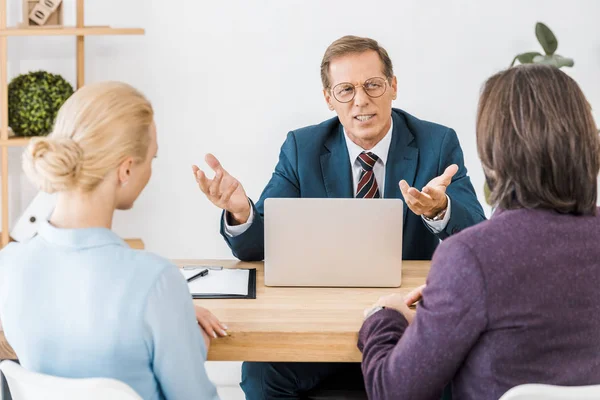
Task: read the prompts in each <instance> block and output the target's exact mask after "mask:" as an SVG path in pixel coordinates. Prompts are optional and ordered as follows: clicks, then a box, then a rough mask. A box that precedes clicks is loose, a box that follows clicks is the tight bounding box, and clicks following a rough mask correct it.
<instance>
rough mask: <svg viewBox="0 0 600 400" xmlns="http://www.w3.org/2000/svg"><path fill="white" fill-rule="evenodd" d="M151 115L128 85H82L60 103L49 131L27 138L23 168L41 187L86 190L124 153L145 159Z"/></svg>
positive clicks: (145, 105)
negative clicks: (50, 131) (52, 126)
mask: <svg viewBox="0 0 600 400" xmlns="http://www.w3.org/2000/svg"><path fill="white" fill-rule="evenodd" d="M153 120H154V112H153V110H152V105H151V104H150V102H149V101H148V100H147V99H146V98H145V97H144V95H142V94H141V93H140V92H139V91H137V90H136V89H135V88H133V87H131V86H130V85H128V84H125V83H120V82H102V83H96V84H91V85H87V86H84V87H83V88H81V89H79V90H78V91H77V92H75V93H74V94H73V95H72V96H71V97H70V98H69V99H68V100H67V101H66V102H65V103H64V104H63V106H62V107H61V109H60V111H59V112H58V115H57V117H56V121H55V124H54V129H53V131H52V133H51V134H50V135H48V136H47V137H37V138H34V139H33V140H32V141H31V142H30V143H29V146H28V147H27V149H26V150H25V152H24V154H23V169H24V170H25V173H26V174H27V176H28V177H29V179H30V180H31V181H32V182H33V183H34V184H35V185H36V186H37V187H38V188H39V189H40V190H42V191H44V192H48V193H54V192H61V191H68V190H74V189H80V190H82V191H86V192H87V191H92V190H94V189H95V188H96V187H97V186H98V185H99V184H100V182H102V180H103V179H104V177H105V176H106V175H107V174H108V173H109V172H110V171H112V170H113V169H115V168H117V166H118V165H119V164H120V163H122V162H123V161H124V160H125V159H126V158H127V157H133V158H134V159H135V161H136V162H142V161H144V160H145V159H146V157H147V155H148V154H147V153H148V147H149V144H150V134H149V132H150V126H151V125H152V123H153Z"/></svg>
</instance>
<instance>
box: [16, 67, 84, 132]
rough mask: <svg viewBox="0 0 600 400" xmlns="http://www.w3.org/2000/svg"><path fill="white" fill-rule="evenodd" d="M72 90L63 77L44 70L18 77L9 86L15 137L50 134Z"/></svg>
mask: <svg viewBox="0 0 600 400" xmlns="http://www.w3.org/2000/svg"><path fill="white" fill-rule="evenodd" d="M72 94H73V87H72V86H71V84H70V83H69V82H67V81H66V80H65V79H64V78H63V77H62V76H60V75H55V74H51V73H49V72H45V71H36V72H30V73H28V74H23V75H19V76H17V77H16V78H14V79H13V80H12V81H11V82H10V84H9V85H8V125H9V126H10V127H11V129H12V131H13V132H14V134H15V135H16V136H44V135H47V134H49V133H50V131H51V130H52V125H53V124H54V119H55V118H56V114H57V113H58V110H59V109H60V107H61V106H62V105H63V103H64V102H65V101H66V100H67V99H68V98H69V97H70V96H71V95H72Z"/></svg>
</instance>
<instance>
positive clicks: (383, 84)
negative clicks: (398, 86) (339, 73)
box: [331, 77, 387, 103]
mask: <svg viewBox="0 0 600 400" xmlns="http://www.w3.org/2000/svg"><path fill="white" fill-rule="evenodd" d="M358 86H362V87H363V89H364V90H365V93H366V94H367V95H368V96H369V97H371V98H377V97H381V96H383V94H384V93H385V91H386V89H387V80H385V79H384V78H379V77H375V78H370V79H367V80H366V81H365V82H364V83H363V84H362V85H353V84H351V83H349V82H342V83H338V84H337V85H335V86H334V87H333V89H331V93H332V94H333V97H335V99H336V100H337V101H339V102H340V103H349V102H351V101H352V100H353V99H354V96H356V88H357V87H358Z"/></svg>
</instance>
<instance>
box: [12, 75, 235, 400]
mask: <svg viewBox="0 0 600 400" xmlns="http://www.w3.org/2000/svg"><path fill="white" fill-rule="evenodd" d="M156 152H157V142H156V127H155V124H154V121H153V110H152V106H151V105H150V103H149V102H148V100H146V98H144V96H143V95H142V94H140V93H139V92H138V91H137V90H135V89H134V88H132V87H130V86H129V85H126V84H123V83H116V82H108V83H99V84H94V85H89V86H86V87H84V88H82V89H80V90H79V91H77V92H76V93H75V94H74V95H73V96H72V97H71V98H69V100H68V101H67V102H66V103H65V104H64V105H63V107H62V108H61V110H60V112H59V114H58V116H57V120H56V124H55V126H54V131H53V132H52V133H51V134H50V135H49V136H48V137H46V138H36V139H34V140H33V141H32V142H31V144H30V145H29V147H28V148H27V150H26V151H25V153H24V156H23V167H24V170H25V172H26V173H27V175H28V177H29V178H30V179H31V181H32V182H33V183H34V184H35V185H36V186H37V187H38V188H39V189H41V190H43V191H46V192H49V193H54V192H58V200H57V206H56V208H55V210H54V212H53V214H52V216H51V217H50V220H49V221H47V222H46V221H45V222H44V223H43V224H42V226H41V228H40V230H39V232H38V235H37V236H36V237H34V238H33V239H31V240H29V241H28V242H25V243H13V244H11V245H9V246H7V247H6V248H5V249H4V250H3V251H2V252H1V253H0V317H1V319H2V322H3V325H4V329H5V334H6V337H7V339H8V341H9V343H10V344H11V346H12V347H13V348H14V350H15V352H16V354H17V356H18V357H19V360H20V362H21V364H22V365H23V366H24V367H25V368H27V369H29V370H32V371H36V372H41V373H45V374H50V375H55V376H62V377H73V378H84V377H109V378H115V379H118V380H121V381H123V382H125V383H127V384H128V385H129V386H131V387H132V388H133V389H134V390H135V391H136V392H137V393H139V395H140V396H141V397H142V398H144V399H165V398H166V399H192V398H197V399H217V398H218V396H217V392H216V390H215V387H214V385H213V384H212V383H211V382H210V381H209V379H208V377H207V375H206V371H205V369H204V361H205V360H206V354H207V350H208V345H209V340H208V336H207V335H206V333H204V338H203V331H202V330H201V329H200V328H199V326H198V323H197V321H196V317H195V313H194V306H193V303H192V301H191V297H190V293H189V290H188V288H187V285H186V282H185V280H184V279H183V276H182V275H181V274H180V272H179V271H178V270H177V268H176V267H175V266H173V265H172V264H171V263H170V262H169V261H167V260H165V259H163V258H161V257H158V256H156V255H154V254H151V253H149V252H145V251H136V250H132V249H131V248H129V247H128V246H127V245H126V244H125V243H124V242H123V240H121V239H120V238H119V236H117V235H116V234H115V233H114V232H112V230H111V225H112V219H113V214H114V211H115V210H116V209H119V210H126V209H129V208H131V207H132V206H133V203H134V202H135V200H136V199H137V197H138V196H139V194H140V193H141V192H142V190H143V189H144V187H145V186H146V184H147V183H148V180H149V179H150V175H151V170H152V167H151V165H152V159H153V158H154V157H155V156H156ZM197 313H198V314H199V315H198V318H199V319H202V321H201V323H202V324H203V326H205V327H206V330H208V331H210V332H211V334H214V332H213V329H215V328H216V329H217V331H218V332H219V333H221V334H224V332H223V331H222V328H221V326H220V324H219V322H218V321H217V320H216V318H215V317H214V316H212V314H210V313H209V312H207V311H206V310H202V309H200V310H197Z"/></svg>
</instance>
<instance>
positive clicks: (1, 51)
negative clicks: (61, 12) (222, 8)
mask: <svg viewBox="0 0 600 400" xmlns="http://www.w3.org/2000/svg"><path fill="white" fill-rule="evenodd" d="M6 2H7V0H0V120H1V123H0V158H1V159H2V163H1V164H0V169H1V178H2V184H1V186H2V229H1V231H2V233H1V234H0V248H2V247H4V246H6V245H7V244H8V242H9V240H10V237H9V232H10V226H9V209H8V206H9V201H8V196H9V193H8V149H9V148H10V147H16V146H26V145H27V144H28V143H29V141H30V140H31V139H30V138H23V137H10V138H9V136H8V72H7V68H8V38H9V37H14V36H74V37H75V38H76V40H75V58H76V66H77V89H79V88H80V87H82V86H83V85H84V83H85V37H86V36H93V35H143V34H144V33H145V32H144V29H142V28H111V27H109V26H85V25H84V18H83V16H84V12H83V11H84V0H77V21H76V26H72V27H67V26H65V27H58V28H57V27H54V28H44V27H31V28H23V27H8V26H7V21H6V13H7V7H6ZM125 241H126V242H127V243H128V244H129V245H130V246H131V247H133V248H138V249H139V248H143V247H144V244H143V242H142V240H141V239H126V240H125Z"/></svg>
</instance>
